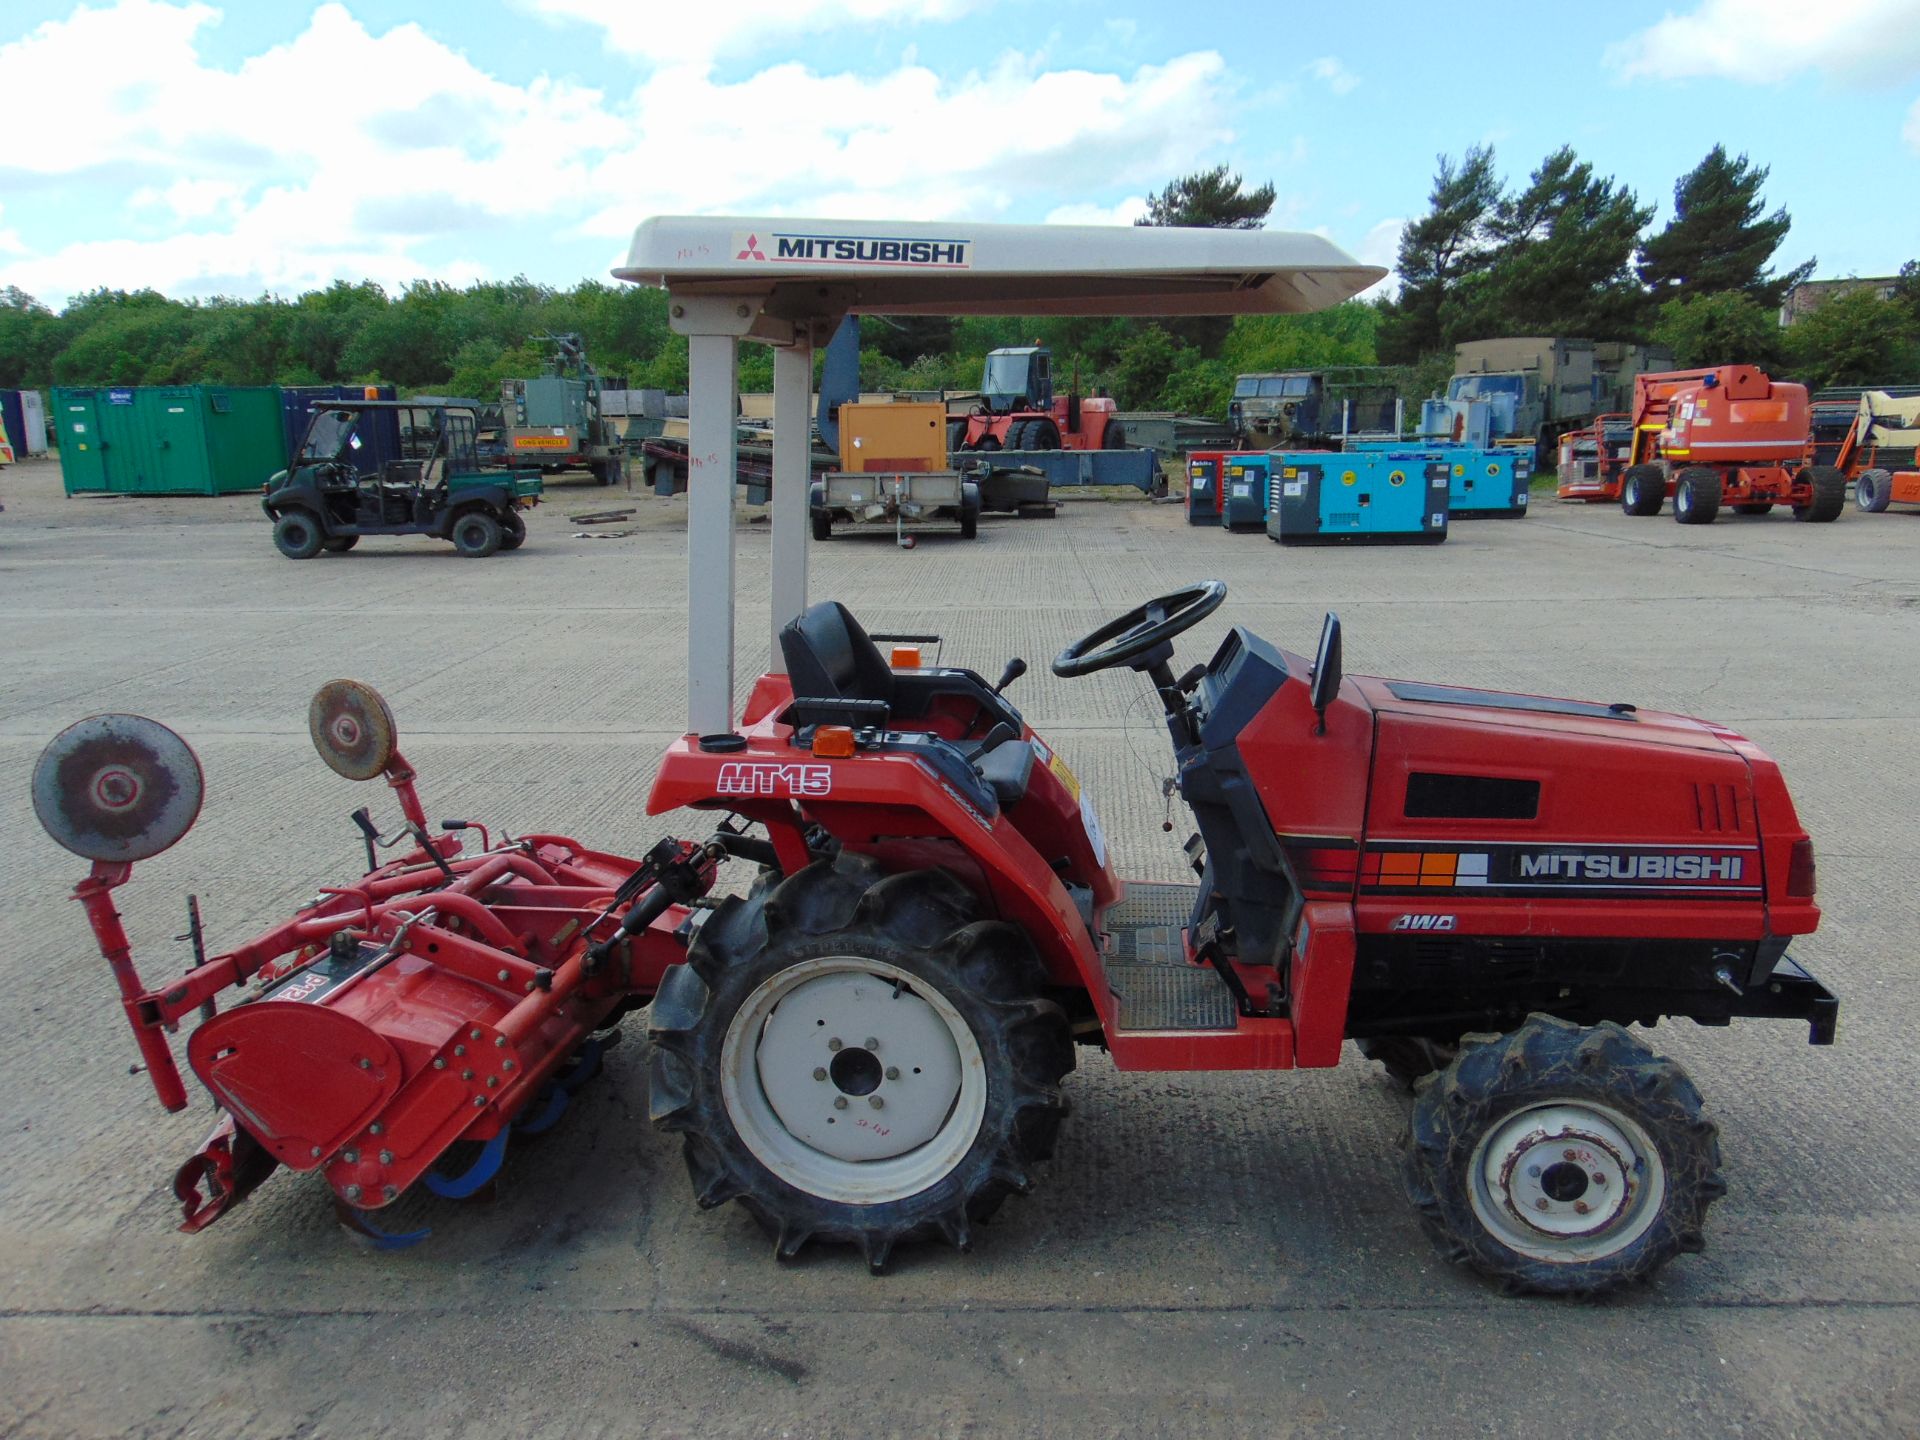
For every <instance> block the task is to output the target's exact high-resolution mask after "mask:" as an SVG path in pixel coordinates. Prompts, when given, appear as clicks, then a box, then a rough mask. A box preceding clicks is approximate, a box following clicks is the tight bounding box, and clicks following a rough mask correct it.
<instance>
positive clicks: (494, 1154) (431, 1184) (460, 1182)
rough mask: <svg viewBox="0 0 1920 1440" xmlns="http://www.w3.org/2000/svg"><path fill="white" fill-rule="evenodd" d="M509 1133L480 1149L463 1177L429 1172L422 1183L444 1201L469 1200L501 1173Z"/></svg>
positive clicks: (497, 1137)
mask: <svg viewBox="0 0 1920 1440" xmlns="http://www.w3.org/2000/svg"><path fill="white" fill-rule="evenodd" d="M507 1133H508V1132H507V1131H506V1130H504V1129H503V1130H501V1132H500V1133H499V1134H498V1135H496V1136H494V1137H493V1138H492V1139H491V1140H489V1141H487V1143H486V1144H485V1145H483V1146H482V1147H481V1149H480V1153H479V1155H478V1156H476V1157H475V1158H474V1162H473V1164H471V1165H470V1166H468V1167H467V1170H466V1173H465V1174H463V1175H455V1176H453V1177H451V1178H449V1177H447V1176H445V1175H436V1174H435V1173H434V1172H433V1171H431V1170H429V1171H427V1173H426V1174H424V1175H422V1176H421V1177H420V1181H421V1183H422V1184H423V1185H425V1186H426V1187H427V1189H428V1190H430V1191H432V1192H433V1193H434V1194H435V1195H438V1196H439V1197H440V1198H441V1199H442V1200H468V1199H471V1198H472V1197H473V1195H474V1194H475V1193H476V1192H477V1191H478V1190H479V1189H480V1188H481V1187H482V1186H484V1185H485V1184H486V1183H487V1182H488V1181H489V1180H491V1179H493V1177H494V1176H495V1175H498V1174H499V1173H500V1165H501V1162H503V1161H504V1160H505V1159H506V1158H507Z"/></svg>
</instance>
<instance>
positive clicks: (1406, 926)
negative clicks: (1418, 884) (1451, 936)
mask: <svg viewBox="0 0 1920 1440" xmlns="http://www.w3.org/2000/svg"><path fill="white" fill-rule="evenodd" d="M1459 923H1460V917H1459V916H1457V915H1397V916H1395V917H1394V921H1393V924H1391V925H1389V926H1388V927H1387V928H1388V929H1389V930H1427V931H1436V930H1451V929H1453V928H1454V927H1455V926H1457V925H1458V924H1459Z"/></svg>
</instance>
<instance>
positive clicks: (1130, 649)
mask: <svg viewBox="0 0 1920 1440" xmlns="http://www.w3.org/2000/svg"><path fill="white" fill-rule="evenodd" d="M1226 598H1227V582H1226V581H1224V580H1202V581H1201V582H1200V583H1199V584H1198V585H1189V586H1187V588H1186V589H1184V590H1176V591H1174V592H1173V593H1172V594H1171V595H1162V596H1161V597H1160V598H1159V599H1157V600H1149V601H1147V603H1146V604H1144V605H1136V606H1135V607H1134V608H1133V609H1131V610H1129V611H1128V612H1127V613H1126V614H1124V615H1122V616H1121V617H1120V618H1119V619H1117V620H1109V621H1108V622H1107V623H1106V624H1104V625H1102V626H1101V627H1100V628H1099V629H1098V630H1096V631H1094V632H1093V633H1092V634H1091V635H1083V636H1081V637H1080V638H1079V639H1078V640H1076V641H1074V642H1073V643H1072V644H1071V645H1069V646H1067V648H1066V649H1064V650H1062V651H1061V652H1060V653H1059V654H1058V655H1056V656H1054V658H1053V673H1054V674H1056V675H1063V676H1074V675H1091V674H1092V673H1093V672H1094V671H1096V670H1110V669H1112V668H1113V667H1114V666H1115V665H1124V664H1126V663H1127V662H1128V661H1129V660H1137V659H1139V658H1140V657H1141V656H1142V655H1145V654H1147V653H1148V652H1149V651H1152V650H1155V649H1157V648H1159V647H1160V646H1161V645H1163V644H1165V643H1166V642H1167V641H1169V640H1171V639H1173V637H1174V636H1176V635H1178V634H1180V633H1181V632H1182V631H1185V630H1191V629H1192V628H1193V627H1194V626H1196V625H1198V624H1199V623H1200V622H1201V621H1202V620H1204V619H1206V618H1207V616H1209V615H1211V614H1212V613H1213V612H1214V611H1216V610H1218V609H1219V608H1220V602H1221V601H1223V600H1225V599H1226Z"/></svg>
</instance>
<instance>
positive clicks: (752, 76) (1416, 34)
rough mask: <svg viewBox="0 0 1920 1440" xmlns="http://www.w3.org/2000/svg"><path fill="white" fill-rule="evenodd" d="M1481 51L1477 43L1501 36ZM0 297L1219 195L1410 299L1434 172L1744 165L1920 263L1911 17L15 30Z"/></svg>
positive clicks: (1797, 203)
mask: <svg viewBox="0 0 1920 1440" xmlns="http://www.w3.org/2000/svg"><path fill="white" fill-rule="evenodd" d="M1481 17H1486V18H1485V20H1484V21H1483V20H1482V18H1481ZM0 135H4V136H6V137H8V140H7V143H6V145H5V147H4V149H0V284H15V285H18V286H20V287H21V288H22V289H24V290H27V291H28V292H29V293H32V294H35V295H37V296H39V297H41V298H42V299H44V300H46V301H48V302H50V303H54V304H59V303H61V302H62V301H63V300H64V299H65V298H66V297H67V296H68V295H70V294H73V293H76V292H78V291H80V290H84V289H88V288H91V287H93V286H96V285H111V286H119V287H128V288H131V287H136V286H141V285H151V286H154V287H156V288H159V289H162V290H165V291H167V292H168V293H171V294H176V295H209V294H221V293H225V294H237V295H249V296H250V295H256V294H259V293H262V292H263V291H268V290H272V291H275V292H278V293H282V294H292V293H297V292H298V291H300V290H302V289H306V288H311V287H313V286H315V285H318V284H324V283H326V282H327V281H329V280H332V279H336V278H347V279H353V280H358V279H362V278H371V279H374V280H377V281H379V282H380V283H382V284H384V285H387V286H388V287H389V288H397V287H398V286H399V285H401V284H403V283H404V282H406V281H407V280H409V279H412V278H416V277H432V278H438V279H445V280H449V281H453V282H456V283H458V282H464V281H467V280H471V279H475V278H480V277H504V276H511V275H513V274H516V273H525V274H527V275H530V276H532V277H533V278H534V279H536V280H542V281H547V282H550V283H554V284H560V285H565V284H570V283H572V282H573V281H575V280H577V279H579V278H581V277H583V276H590V275H591V276H601V277H604V276H605V275H606V272H607V269H608V268H609V266H610V265H611V264H613V263H614V261H615V260H616V259H617V258H618V256H619V255H620V254H621V253H622V251H623V249H624V241H625V237H626V236H627V235H628V234H629V233H630V232H631V229H632V226H633V225H634V223H636V222H637V221H638V220H639V219H641V218H642V217H644V216H646V215H649V214H654V213H679V212H688V211H695V212H709V213H741V214H789V215H793V214H805V215H829V216H831V215H843V216H868V217H871V216H892V217H897V218H906V219H928V220H936V219H949V218H960V219H973V220H1001V221H1046V220H1080V221H1103V220H1105V221H1116V222H1124V221H1125V220H1127V219H1129V218H1131V216H1132V215H1134V214H1136V213H1138V209H1139V206H1140V203H1141V198H1142V197H1143V196H1145V195H1147V194H1149V193H1151V192H1152V191H1154V190H1155V189H1157V188H1159V187H1160V186H1161V185H1163V184H1164V183H1165V182H1166V181H1167V180H1169V179H1171V178H1173V177H1174V176H1177V175H1179V174H1182V173H1185V172H1188V171H1191V170H1195V169H1199V168H1203V167H1206V166H1210V165H1213V164H1217V163H1222V162H1224V163H1226V164H1228V165H1231V166H1233V167H1234V168H1236V169H1238V170H1240V171H1242V172H1243V173H1245V174H1246V176H1247V177H1248V178H1249V180H1250V181H1253V182H1260V181H1266V180H1271V181H1272V182H1273V183H1274V184H1275V186H1276V187H1277V188H1278V190H1279V193H1280V201H1279V204H1278V205H1277V206H1276V208H1275V212H1274V216H1273V219H1272V221H1271V222H1270V223H1271V224H1273V225H1274V226H1276V227H1280V228H1298V229H1312V230H1319V231H1322V232H1323V233H1325V234H1327V235H1329V236H1331V237H1332V238H1333V239H1334V240H1336V241H1337V242H1338V243H1340V244H1341V245H1343V246H1345V247H1346V248H1347V249H1349V250H1350V251H1353V252H1354V253H1355V254H1357V255H1360V256H1361V257H1362V258H1364V259H1368V260H1375V261H1379V262H1381V263H1388V264H1390V263H1391V261H1392V256H1393V250H1394V245H1395V242H1396V239H1397V236H1398V230H1399V226H1400V225H1401V224H1402V223H1404V222H1405V221H1406V220H1407V219H1408V218H1410V217H1413V216H1417V215H1418V214H1420V213H1421V212H1422V210H1423V209H1424V208H1425V196H1426V193H1427V189H1428V187H1429V185H1430V183H1431V178H1432V174H1433V168H1434V157H1435V156H1436V155H1437V154H1439V153H1442V152H1446V153H1450V154H1459V153H1460V152H1461V151H1463V150H1464V149H1465V148H1466V147H1467V146H1469V145H1472V144H1475V143H1481V142H1485V143H1491V144H1493V145H1494V146H1495V147H1496V149H1497V152H1498V155H1499V159H1500V163H1501V166H1502V168H1503V169H1504V170H1505V171H1506V172H1507V173H1508V175H1509V176H1510V177H1512V178H1514V179H1516V180H1518V179H1520V178H1522V177H1523V176H1524V174H1525V172H1526V171H1527V170H1528V169H1529V168H1531V167H1532V166H1533V165H1534V164H1535V163H1537V162H1538V160H1539V159H1540V158H1541V157H1542V156H1543V155H1545V154H1546V153H1547V152H1548V151H1549V150H1551V149H1552V148H1554V147H1555V146H1557V145H1560V144H1562V143H1569V144H1571V145H1573V146H1574V147H1575V149H1576V150H1578V152H1579V153H1580V154H1581V156H1582V157H1584V158H1586V159H1588V160H1590V161H1592V162H1593V163H1594V164H1595V166H1596V167H1597V168H1598V169H1599V170H1600V171H1602V172H1603V173H1608V174H1612V175H1615V176H1617V177H1618V178H1620V179H1621V180H1623V181H1624V182H1626V183H1627V184H1629V185H1630V186H1632V187H1633V188H1634V189H1635V190H1637V191H1638V192H1639V193H1640V195H1641V197H1642V199H1643V200H1651V201H1657V202H1658V203H1659V204H1660V206H1661V215H1660V217H1659V218H1660V219H1664V218H1665V215H1666V214H1667V212H1668V209H1669V207H1670V204H1671V197H1672V189H1673V182H1674V180H1675V179H1676V178H1677V177H1678V176H1679V175H1680V174H1682V173H1683V172H1684V171H1686V170H1687V169H1689V168H1691V167H1692V165H1694V164H1695V163H1696V162H1697V161H1698V160H1699V159H1700V157H1701V156H1702V155H1703V154H1705V152H1706V151H1707V149H1708V148H1709V147H1710V146H1711V145H1713V144H1714V143H1716V142H1720V143H1724V144H1725V145H1726V146H1727V147H1728V148H1729V149H1730V150H1732V151H1735V152H1739V151H1745V152H1746V153H1748V154H1749V155H1751V156H1752V157H1753V158H1754V159H1755V160H1756V161H1757V162H1759V163H1761V164H1765V165H1768V166H1771V167H1772V171H1773V174H1772V178H1771V180H1770V181H1769V183H1768V187H1767V196H1768V199H1769V201H1770V202H1771V203H1774V204H1785V205H1786V206H1787V207H1788V209H1789V210H1790V211H1791V212H1792V215H1793V217H1794V228H1793V232H1792V234H1791V235H1790V236H1789V238H1788V240H1787V243H1786V246H1785V247H1784V249H1783V252H1782V254H1781V256H1780V257H1779V259H1780V262H1781V263H1783V264H1793V263H1797V262H1798V261H1801V260H1804V259H1807V258H1809V257H1813V256H1817V257H1818V259H1819V273H1820V274H1821V275H1823V276H1838V275H1848V274H1860V275H1869V274H1886V273H1890V272H1892V271H1893V270H1895V269H1897V268H1898V266H1899V265H1900V264H1901V263H1902V262H1903V261H1906V260H1909V259H1913V258H1915V257H1916V256H1920V0H1823V3H1821V4H1819V5H1817V6H1809V5H1806V4H1805V3H1803V0H1678V3H1676V4H1672V5H1661V4H1639V3H1631V0H1625V3H1615V4H1610V5H1605V6H1591V5H1588V6H1572V5H1561V4H1551V5H1540V6H1519V7H1504V8H1498V9H1494V10H1489V9H1487V8H1486V7H1463V8H1462V9H1461V11H1460V12H1459V15H1458V17H1457V18H1447V17H1446V15H1445V13H1444V12H1443V11H1442V10H1441V9H1440V8H1439V7H1435V6H1430V5H1415V4H1410V3H1406V4H1403V3H1384V4H1383V3H1375V4H1373V5H1370V6H1367V7H1365V8H1364V9H1362V8H1361V7H1357V6H1348V7H1342V6H1312V7H1308V6H1299V5H1249V4H1246V3H1244V0H1238V3H1233V4H1228V3H1215V0H1189V3H1186V4H1182V5H1178V6H1170V5H1164V4H1162V5H1134V6H1132V7H1129V6H1128V5H1126V4H1125V3H1124V0H1120V3H1115V0H1108V3H1101V4H1094V3H1091V0H1065V3H1056V4H1053V5H1033V4H1027V3H1017V0H782V3H777V4H776V3H771V0H714V3H712V4H708V5H689V4H661V3H655V0H468V3H458V0H413V3H408V4H400V3H394V0H329V3H325V4H314V3H302V4H281V3H270V0H247V3H241V0H93V3H91V4H88V5H75V4H73V3H71V0H5V3H4V4H3V5H0Z"/></svg>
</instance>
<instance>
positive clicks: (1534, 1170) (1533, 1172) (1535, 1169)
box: [1527, 1165, 1540, 1180]
mask: <svg viewBox="0 0 1920 1440" xmlns="http://www.w3.org/2000/svg"><path fill="white" fill-rule="evenodd" d="M1527 1178H1528V1179H1529V1180H1538V1179H1539V1178H1540V1167H1539V1166H1538V1165H1529V1166H1527Z"/></svg>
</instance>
